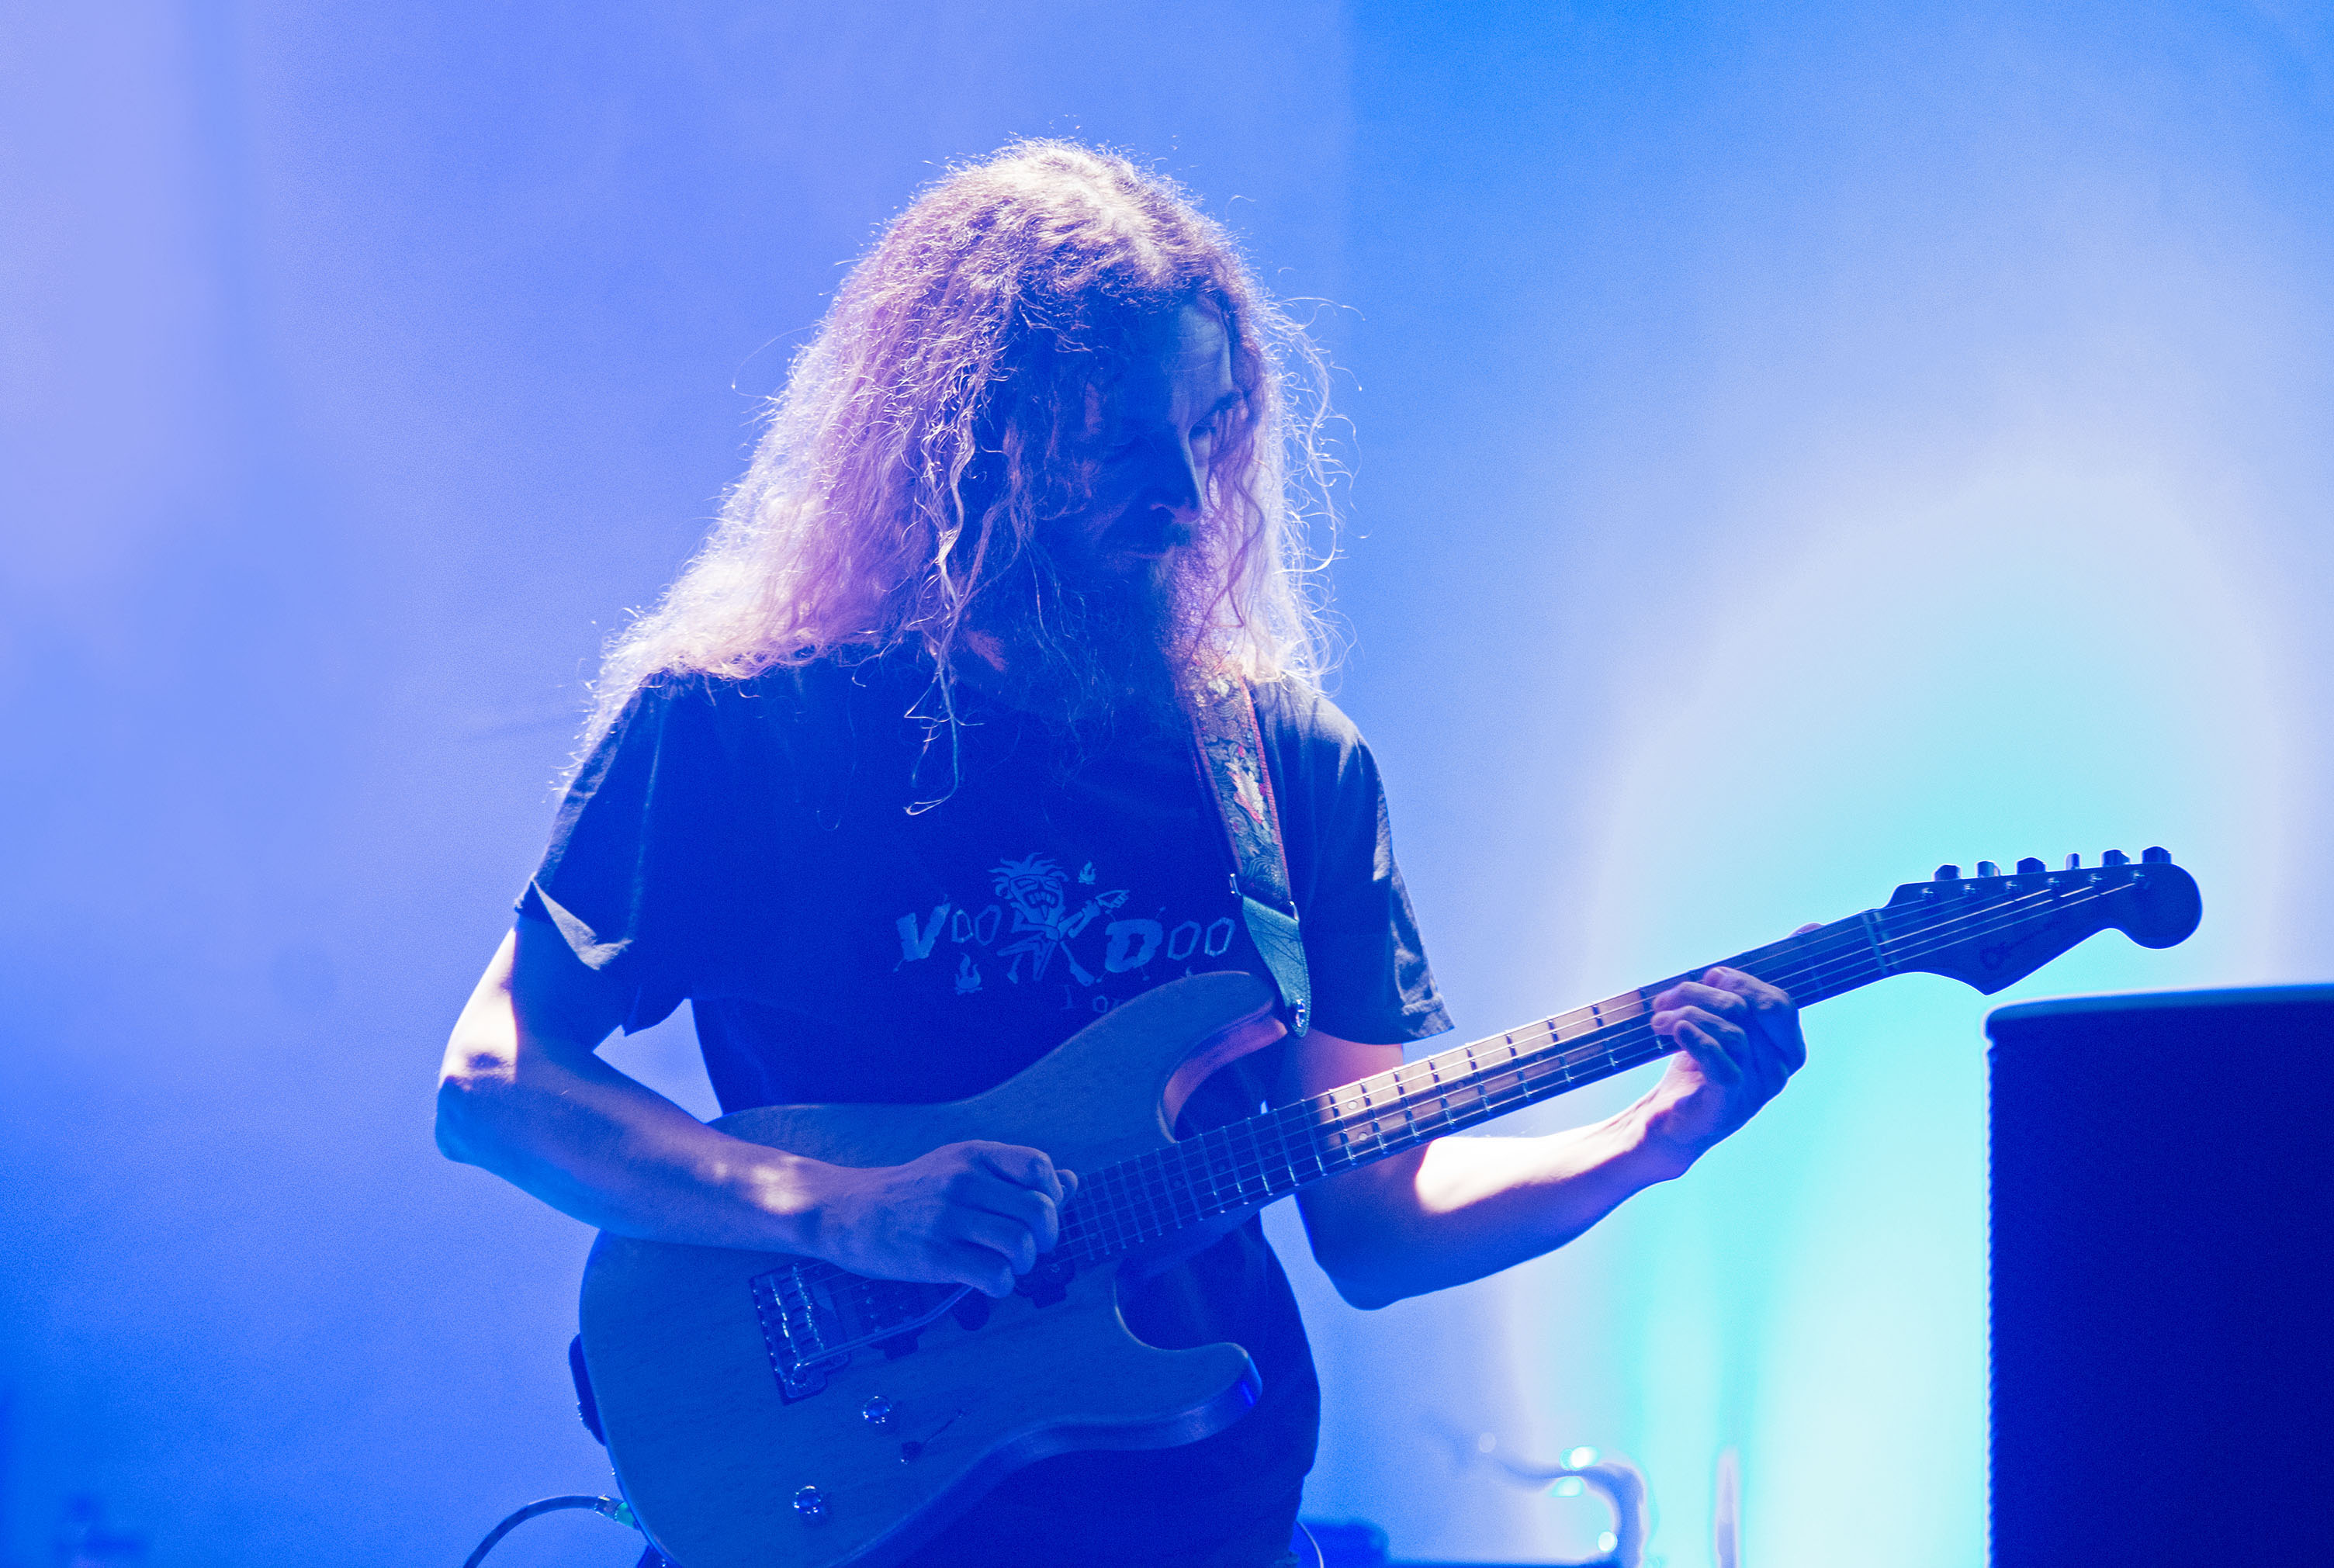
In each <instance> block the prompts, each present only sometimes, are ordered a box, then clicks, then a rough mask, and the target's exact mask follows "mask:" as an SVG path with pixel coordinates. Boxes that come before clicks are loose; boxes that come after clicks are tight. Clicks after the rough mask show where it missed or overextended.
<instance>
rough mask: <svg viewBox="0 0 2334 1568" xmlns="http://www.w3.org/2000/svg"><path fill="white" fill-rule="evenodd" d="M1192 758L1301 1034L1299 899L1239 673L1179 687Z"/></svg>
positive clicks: (1251, 923) (1285, 1017)
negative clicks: (1291, 885)
mask: <svg viewBox="0 0 2334 1568" xmlns="http://www.w3.org/2000/svg"><path fill="white" fill-rule="evenodd" d="M1184 695H1185V703H1184V707H1185V710H1186V712H1187V713H1188V714H1189V715H1190V717H1191V740H1192V755H1193V758H1194V759H1195V761H1196V762H1197V764H1198V765H1199V769H1200V793H1201V794H1204V795H1206V796H1207V797H1208V798H1209V799H1210V800H1211V801H1213V802H1214V803H1215V807H1216V820H1217V821H1219V822H1221V823H1222V824H1223V829H1224V840H1225V842H1226V843H1227V844H1228V845H1229V846H1230V850H1231V856H1232V891H1233V892H1234V893H1236V894H1237V895H1239V901H1240V914H1241V916H1242V918H1243V919H1245V920H1246V921H1247V924H1248V934H1249V939H1250V940H1252V941H1254V942H1255V944H1256V950H1257V952H1258V954H1259V956H1260V957H1262V958H1263V959H1264V967H1266V968H1267V969H1268V970H1269V971H1270V972H1271V974H1272V983H1273V985H1274V986H1276V987H1277V988H1278V990H1279V992H1280V1015H1281V1021H1282V1022H1283V1023H1285V1024H1288V1032H1289V1033H1290V1034H1304V1033H1305V1031H1306V1029H1307V1027H1308V1026H1309V1025H1310V1024H1311V1023H1312V1018H1313V979H1312V976H1311V974H1310V972H1309V971H1308V970H1307V968H1306V966H1305V944H1304V942H1303V940H1302V939H1301V938H1299V937H1298V935H1297V900H1296V899H1295V898H1294V896H1292V895H1291V893H1290V892H1289V886H1288V853H1287V851H1285V850H1284V849H1283V847H1282V844H1281V837H1280V812H1279V808H1278V806H1277V805H1276V804H1275V803H1274V801H1273V796H1272V774H1271V771H1270V770H1269V769H1268V768H1267V767H1266V766H1265V764H1264V734H1263V732H1262V730H1260V729H1259V727H1258V726H1257V722H1256V697H1255V694H1254V693H1253V692H1251V691H1250V690H1249V685H1248V682H1247V681H1245V680H1243V679H1241V678H1239V677H1238V676H1219V677H1216V678H1213V679H1210V680H1208V681H1205V682H1201V683H1199V684H1196V685H1193V686H1191V687H1188V688H1185V693H1184Z"/></svg>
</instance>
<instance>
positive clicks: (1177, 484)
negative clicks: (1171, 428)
mask: <svg viewBox="0 0 2334 1568" xmlns="http://www.w3.org/2000/svg"><path fill="white" fill-rule="evenodd" d="M1152 451H1153V456H1152V461H1151V468H1152V472H1151V474H1150V476H1149V478H1150V481H1151V489H1152V492H1153V496H1154V498H1155V499H1156V500H1157V501H1158V502H1159V504H1160V505H1162V506H1165V507H1166V508H1168V509H1169V510H1170V511H1172V512H1178V513H1197V512H1198V511H1199V509H1200V500H1201V486H1202V485H1204V484H1205V483H1206V482H1207V481H1206V476H1204V475H1202V474H1201V472H1200V465H1199V461H1198V459H1197V458H1195V457H1192V456H1191V443H1190V442H1189V441H1186V440H1184V439H1182V438H1180V437H1175V436H1169V437H1164V438H1161V439H1160V440H1159V441H1157V442H1155V443H1154V444H1153V448H1152Z"/></svg>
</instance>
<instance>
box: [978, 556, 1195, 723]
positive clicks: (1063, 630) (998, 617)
mask: <svg viewBox="0 0 2334 1568" xmlns="http://www.w3.org/2000/svg"><path fill="white" fill-rule="evenodd" d="M1177 566H1178V562H1177V561H1176V559H1175V557H1173V556H1169V557H1168V558H1166V559H1164V560H1162V561H1158V562H1154V563H1151V564H1150V565H1149V567H1148V568H1147V569H1146V570H1144V571H1143V572H1139V573H1136V574H1134V575H1132V576H1127V577H1118V576H1104V575H1102V574H1099V573H1089V572H1075V571H1064V570H1062V569H1061V567H1059V566H1058V565H1056V563H1055V562H1054V561H1052V560H1051V559H1049V558H1048V557H1047V556H1046V554H1045V553H1043V552H1042V551H1034V550H1033V551H1029V552H1027V553H1024V554H1023V555H1022V556H1021V558H1020V559H1019V560H1018V561H1017V562H1016V563H1014V565H1013V567H1012V568H1011V569H1010V570H1009V571H1008V572H1006V573H1005V574H1004V575H1003V577H1001V578H1000V579H999V580H998V582H995V583H993V584H991V585H990V588H989V592H987V593H985V594H983V595H982V599H983V601H985V602H984V603H983V604H982V605H980V606H979V607H977V608H976V610H975V611H974V614H973V617H972V620H971V629H972V630H975V631H977V632H979V633H983V634H985V635H986V637H989V638H994V639H995V640H996V642H997V645H998V650H999V651H1000V652H1001V653H1002V654H1003V656H1004V659H1005V669H1004V670H1003V671H1002V672H1001V673H999V674H993V675H992V674H990V673H989V672H987V671H983V672H981V673H982V675H983V677H984V678H983V679H982V680H981V681H980V682H979V684H982V685H989V686H992V687H994V688H996V689H997V690H998V692H999V694H1000V695H1001V696H1003V697H1005V698H1006V699H1007V700H1008V701H1009V702H1010V703H1011V704H1012V705H1013V706H1014V707H1018V708H1020V709H1022V710H1023V711H1025V712H1027V713H1030V714H1033V715H1035V716H1037V717H1039V718H1041V719H1043V720H1044V721H1045V723H1046V726H1047V727H1048V728H1050V729H1051V730H1053V731H1054V732H1055V733H1056V735H1057V736H1061V737H1062V738H1064V739H1066V740H1068V741H1070V742H1071V743H1072V744H1073V746H1074V747H1075V749H1076V750H1077V751H1078V752H1080V753H1085V752H1088V751H1092V750H1095V749H1099V748H1100V747H1101V746H1104V745H1106V744H1108V742H1109V741H1110V739H1111V738H1112V737H1113V736H1116V735H1119V734H1121V733H1125V732H1128V731H1130V730H1133V729H1140V728H1144V727H1149V726H1155V725H1159V724H1161V723H1162V722H1165V721H1167V720H1168V719H1170V718H1172V716H1173V715H1174V714H1175V713H1176V712H1177V711H1178V707H1179V697H1178V692H1177V680H1176V668H1177V666H1178V665H1179V663H1180V662H1181V652H1182V649H1181V644H1182V641H1183V638H1182V636H1181V627H1180V618H1179V617H1178V616H1177V614H1176V606H1177V602H1178V600H1179V597H1180V595H1179V594H1178V592H1177V589H1178V582H1177V570H1176V569H1177Z"/></svg>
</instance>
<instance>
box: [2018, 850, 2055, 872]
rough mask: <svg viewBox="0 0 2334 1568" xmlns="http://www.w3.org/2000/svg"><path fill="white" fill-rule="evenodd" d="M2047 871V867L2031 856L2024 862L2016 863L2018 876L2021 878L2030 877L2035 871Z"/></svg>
mask: <svg viewBox="0 0 2334 1568" xmlns="http://www.w3.org/2000/svg"><path fill="white" fill-rule="evenodd" d="M2049 869H2050V868H2049V867H2048V866H2046V865H2044V864H2043V863H2042V862H2041V861H2038V860H2036V859H2035V858H2034V857H2033V856H2032V855H2029V856H2027V857H2026V858H2025V859H2024V860H2022V861H2019V862H2018V874H2019V875H2020V876H2021V877H2030V876H2032V875H2034V873H2035V872H2037V871H2049Z"/></svg>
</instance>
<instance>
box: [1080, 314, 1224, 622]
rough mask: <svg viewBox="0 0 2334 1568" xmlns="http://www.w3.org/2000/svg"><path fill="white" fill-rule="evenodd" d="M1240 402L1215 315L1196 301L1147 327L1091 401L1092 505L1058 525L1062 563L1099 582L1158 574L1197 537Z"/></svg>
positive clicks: (1086, 440) (1087, 448)
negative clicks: (1214, 469)
mask: <svg viewBox="0 0 2334 1568" xmlns="http://www.w3.org/2000/svg"><path fill="white" fill-rule="evenodd" d="M1239 404H1240V392H1239V388H1238V387H1237V386H1236V385H1235V384H1234V383H1233V381H1232V356H1231V341H1230V335H1229V334H1227V333H1226V332H1225V331H1224V326H1223V322H1222V320H1221V318H1220V317H1219V316H1218V315H1217V313H1215V311H1213V310H1212V309H1210V308H1209V307H1208V306H1206V305H1200V304H1188V305H1185V306H1184V307H1183V308H1182V309H1181V310H1180V311H1175V312H1172V313H1162V314H1160V315H1158V316H1155V317H1153V319H1152V320H1151V321H1150V322H1148V323H1146V326H1145V330H1144V332H1143V336H1142V338H1141V339H1140V340H1138V343H1137V351H1136V352H1135V353H1134V354H1133V356H1132V358H1131V361H1130V362H1129V364H1128V366H1127V368H1126V371H1125V374H1124V377H1123V378H1122V379H1121V380H1119V381H1118V383H1117V384H1116V385H1115V386H1114V387H1113V388H1111V389H1109V390H1106V391H1105V390H1104V389H1100V388H1096V389H1093V390H1090V391H1089V393H1088V395H1087V401H1086V428H1085V433H1084V440H1083V443H1082V444H1083V445H1084V447H1085V455H1086V457H1087V458H1088V460H1089V461H1091V462H1092V463H1094V464H1095V479H1094V487H1093V491H1092V495H1093V500H1092V502H1091V503H1090V504H1089V505H1087V507H1086V508H1085V510H1084V511H1082V512H1079V513H1075V514H1073V515H1070V516H1067V517H1064V518H1060V519H1058V520H1057V521H1056V523H1055V524H1053V536H1052V543H1053V545H1054V549H1055V552H1056V556H1057V558H1058V559H1060V560H1061V562H1062V563H1063V565H1065V566H1066V567H1067V568H1069V570H1070V571H1071V572H1074V573H1075V575H1077V576H1081V577H1085V578H1087V579H1089V580H1090V581H1096V582H1133V581H1136V580H1139V579H1142V578H1144V577H1153V578H1156V577H1157V576H1158V575H1160V574H1161V571H1162V566H1163V564H1164V563H1166V562H1167V561H1168V560H1169V559H1170V558H1171V557H1172V556H1173V554H1174V553H1175V552H1177V551H1178V550H1181V549H1182V548H1183V547H1185V546H1186V545H1188V544H1191V541H1192V539H1193V537H1194V531H1195V530H1196V528H1197V527H1198V524H1199V521H1200V503H1201V496H1202V495H1204V494H1205V493H1206V489H1207V483H1208V465H1209V464H1210V462H1212V461H1213V460H1214V457H1215V452H1216V447H1217V445H1218V442H1219V439H1220V437H1221V435H1222V432H1223V428H1224V427H1225V425H1226V423H1227V422H1228V418H1229V416H1230V414H1231V413H1232V412H1233V411H1234V410H1236V409H1238V408H1239Z"/></svg>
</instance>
